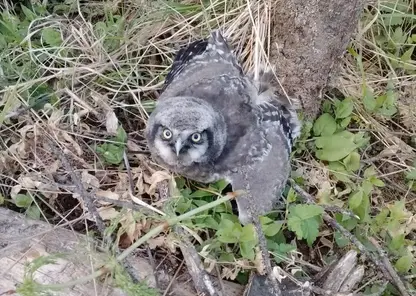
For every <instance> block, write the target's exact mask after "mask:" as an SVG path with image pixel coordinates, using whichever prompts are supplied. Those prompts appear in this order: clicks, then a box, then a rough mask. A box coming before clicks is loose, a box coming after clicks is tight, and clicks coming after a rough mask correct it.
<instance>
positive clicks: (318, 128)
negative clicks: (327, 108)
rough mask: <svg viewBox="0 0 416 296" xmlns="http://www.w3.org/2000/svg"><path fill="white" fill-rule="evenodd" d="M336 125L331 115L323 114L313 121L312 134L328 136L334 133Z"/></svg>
mask: <svg viewBox="0 0 416 296" xmlns="http://www.w3.org/2000/svg"><path fill="white" fill-rule="evenodd" d="M336 129H337V123H336V122H335V119H334V118H333V117H332V116H331V114H328V113H324V114H322V115H321V116H319V118H318V119H317V120H316V121H315V123H314V125H313V132H314V134H315V135H316V136H321V135H322V136H330V135H332V134H333V133H335V131H336Z"/></svg>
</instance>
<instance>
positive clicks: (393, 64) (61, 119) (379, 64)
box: [0, 0, 416, 295]
mask: <svg viewBox="0 0 416 296" xmlns="http://www.w3.org/2000/svg"><path fill="white" fill-rule="evenodd" d="M252 2H253V3H252V5H251V6H250V9H248V8H247V3H246V1H239V0H234V1H216V2H213V1H183V2H179V1H141V4H140V6H137V5H138V4H134V3H130V2H128V1H125V2H123V3H119V2H117V1H115V2H112V1H107V2H102V3H101V2H100V3H98V2H91V3H88V2H85V3H80V4H79V3H77V2H76V1H64V2H58V1H47V4H46V5H41V4H40V3H38V2H35V1H33V3H32V4H31V5H29V4H28V3H27V2H26V3H25V5H23V4H16V5H15V6H13V7H12V6H11V5H10V4H7V3H6V2H5V3H4V4H3V11H2V12H1V14H0V136H1V137H0V203H1V204H3V205H4V206H6V207H9V208H11V209H14V210H16V211H19V212H22V213H25V214H26V215H27V216H29V217H31V218H34V219H43V220H47V221H52V222H55V223H56V222H59V221H60V220H65V221H69V220H71V219H73V218H75V217H79V216H80V215H82V212H83V210H84V208H83V206H82V204H80V203H79V202H78V201H79V196H77V194H74V193H73V190H71V188H72V187H71V186H73V185H74V184H71V180H70V178H69V176H68V173H67V172H66V170H65V169H64V166H63V164H62V161H61V160H60V159H59V158H58V157H57V156H56V155H55V154H54V153H53V152H52V151H51V150H50V143H57V145H59V147H60V149H61V150H62V152H63V153H64V154H66V155H68V157H69V156H70V157H71V164H72V165H73V167H74V169H75V170H77V171H79V172H80V173H81V182H82V185H83V186H84V187H85V188H87V189H88V190H89V191H91V192H93V193H94V195H95V196H96V197H97V200H98V203H97V204H98V206H99V214H100V215H101V217H102V218H103V219H104V220H105V221H106V222H108V224H107V226H108V228H107V232H108V233H113V234H115V235H116V237H117V243H118V244H119V245H121V246H128V245H131V244H132V243H133V242H134V241H136V240H137V239H138V238H139V237H140V236H142V235H143V234H144V233H147V232H148V231H149V229H151V228H152V227H153V226H154V225H157V224H158V223H159V222H160V221H161V220H163V219H162V218H163V217H161V216H160V214H161V213H162V214H166V215H167V216H172V215H177V214H184V213H186V212H188V211H189V210H192V209H195V208H197V207H201V206H203V205H206V204H208V203H209V202H211V201H213V200H215V199H216V198H217V196H218V195H220V194H221V193H223V192H224V190H225V189H226V187H227V184H226V183H225V182H224V181H220V182H217V183H215V184H211V185H209V186H208V187H206V186H203V185H201V184H197V183H194V182H191V181H189V180H185V179H183V178H181V177H180V176H176V178H175V183H176V189H177V190H176V191H175V192H176V193H175V196H174V198H172V199H171V200H169V201H164V200H161V199H160V196H159V195H158V192H157V190H156V187H157V184H158V183H159V182H160V181H162V180H167V179H170V175H169V174H168V173H167V172H165V171H163V170H162V169H161V168H160V167H158V166H156V165H155V164H154V163H152V162H151V160H150V159H149V157H148V153H147V148H146V144H145V142H144V139H143V129H144V126H145V122H146V119H147V115H148V113H149V112H151V111H152V109H153V106H154V99H156V98H157V95H158V93H157V91H158V90H160V87H161V85H162V83H163V79H164V77H165V75H166V74H167V71H168V68H169V66H170V64H171V63H172V58H173V56H174V54H175V52H176V50H177V49H178V48H179V47H180V46H182V45H185V44H186V43H188V42H189V41H190V40H194V39H195V38H200V37H201V36H206V35H207V34H208V33H209V31H210V29H212V28H217V27H218V26H224V27H225V28H226V34H227V35H228V36H229V39H230V42H231V43H232V45H233V47H235V48H236V49H237V54H238V55H239V56H240V57H241V60H242V61H243V67H244V69H245V70H247V69H251V68H252V67H253V52H252V51H253V50H252V49H253V48H254V46H253V44H254V43H253V42H254V39H255V38H254V37H253V24H252V23H251V21H250V17H249V16H250V15H251V16H253V17H254V18H255V19H256V20H259V23H267V22H266V21H267V20H268V19H267V17H268V15H269V14H268V13H264V10H265V9H270V8H265V6H262V5H258V3H257V2H256V1H252ZM414 9H415V3H414V1H413V0H385V1H381V0H380V1H378V2H377V3H376V4H374V5H373V6H370V7H367V8H366V10H365V11H364V13H363V15H362V18H361V22H360V24H359V26H358V32H357V34H356V35H355V38H354V39H353V40H352V41H351V43H350V45H349V47H348V50H347V52H346V54H345V56H344V58H343V61H342V67H341V70H340V75H339V77H338V78H337V79H336V80H334V81H332V82H331V89H330V90H329V91H328V92H327V94H326V95H325V96H326V100H325V102H324V104H323V106H322V108H321V109H322V113H321V114H320V115H319V116H318V117H317V118H316V120H314V121H313V122H311V121H304V122H303V129H302V135H301V137H300V139H299V140H298V141H297V143H296V145H295V149H294V152H293V153H292V160H293V172H292V178H293V179H294V180H296V182H297V183H298V184H300V185H302V186H304V187H305V188H306V189H307V190H309V192H311V193H312V194H314V195H315V196H316V198H317V205H305V204H301V203H300V202H299V199H298V196H296V194H295V192H294V191H293V190H292V189H291V188H289V187H288V188H287V190H286V191H285V193H284V198H285V201H286V202H285V203H283V204H282V206H281V207H279V208H277V209H276V210H275V211H273V212H272V213H270V214H269V215H267V216H264V217H262V219H261V222H262V225H263V229H264V232H265V235H266V238H267V241H268V248H269V250H270V252H271V254H272V255H273V256H272V257H273V259H274V260H275V262H276V263H279V264H281V265H282V266H284V267H285V269H286V270H287V271H288V272H291V273H292V274H293V275H294V276H297V277H308V276H309V275H310V272H309V271H308V268H307V267H310V266H311V265H312V266H314V267H316V268H318V269H319V266H323V265H325V264H328V263H330V261H331V260H332V259H333V258H334V257H335V256H336V255H337V253H338V252H344V251H345V250H348V249H350V248H353V246H352V245H351V244H350V242H349V241H348V240H347V239H346V238H345V237H343V236H342V235H341V234H340V233H339V232H338V231H333V230H332V229H330V228H328V227H327V226H326V225H325V224H323V222H322V213H323V206H328V205H336V206H339V207H341V208H343V209H348V210H350V211H352V212H353V213H354V214H355V215H356V216H355V217H354V216H351V215H346V214H342V213H335V214H334V215H335V217H336V220H337V221H338V223H340V224H341V225H343V226H344V227H345V228H347V229H348V230H349V231H351V232H352V233H353V234H354V235H356V236H357V237H358V238H359V240H360V241H361V242H362V243H363V244H364V245H365V246H366V247H367V248H368V249H369V250H371V251H375V247H374V245H373V244H372V243H370V238H371V239H375V240H376V241H377V242H378V243H379V245H380V246H381V247H382V248H383V250H385V252H386V253H387V254H388V257H389V259H390V260H391V262H392V263H393V264H394V267H395V268H396V270H397V271H398V272H399V274H400V275H402V276H404V277H406V278H408V280H409V282H410V283H412V284H413V289H415V278H414V274H416V260H415V256H416V254H415V253H416V252H415V241H416V239H415V238H416V234H415V230H416V217H415V211H416V168H415V162H416V158H415V147H416V134H415V133H416V107H415V106H416V104H415V97H416V79H415V74H416V52H415V50H414V49H415V46H416V31H415V27H416V15H415V13H414ZM261 21H263V22H261ZM262 29H263V34H265V33H264V32H267V28H266V29H264V28H262ZM262 37H265V36H262ZM265 39H266V40H267V38H265ZM266 43H267V42H266ZM268 46H270V44H269V45H268ZM263 58H267V57H263ZM126 152H127V159H128V162H129V164H130V168H126V166H125V153H126ZM131 186H133V188H132V187H131ZM132 196H133V197H132ZM100 197H106V198H111V199H115V200H128V201H131V200H132V199H133V202H136V203H137V202H140V201H141V202H144V203H145V204H147V205H149V206H148V208H149V209H150V210H152V211H153V215H146V214H142V213H136V212H134V211H132V210H130V209H120V208H119V207H115V206H111V205H110V206H109V204H108V203H105V202H100ZM138 200H139V201H138ZM74 209H78V210H74ZM68 213H69V214H68ZM66 214H68V215H67V216H65V215H66ZM64 216H65V217H64ZM182 224H183V225H185V226H186V227H187V228H188V229H190V230H191V231H192V233H193V235H194V243H195V246H196V247H197V249H198V251H199V253H200V256H201V258H202V259H203V262H204V264H205V266H206V268H207V270H209V271H212V270H213V269H214V267H215V266H218V267H219V268H220V272H221V276H222V277H223V278H225V279H231V280H236V281H238V282H239V283H242V284H244V283H246V282H247V279H248V274H249V271H250V270H252V269H256V268H257V269H261V268H262V267H261V266H260V265H259V263H258V260H257V259H258V258H257V257H258V251H257V249H256V245H257V240H256V237H255V232H254V229H253V226H252V225H246V226H242V225H241V224H240V223H239V221H238V218H237V215H236V213H235V211H234V210H233V205H232V203H231V202H226V203H224V204H222V205H220V206H217V207H215V208H214V209H210V210H207V211H205V212H203V213H200V214H198V215H197V216H194V217H192V219H189V220H186V221H184V222H183V223H182ZM90 225H91V224H90ZM81 226H82V227H83V225H81ZM82 227H81V228H82ZM92 227H93V226H92ZM173 240H174V238H173V234H172V233H170V232H167V233H164V234H163V235H160V236H159V237H156V238H153V239H151V240H149V241H148V243H149V245H150V246H152V249H154V253H155V254H157V252H158V251H160V250H167V251H166V252H172V253H173V254H175V253H176V252H177V250H176V248H175V246H174V245H173V243H172V241H173ZM44 263H45V264H46V263H50V262H49V261H48V260H46V261H45V262H44ZM368 268H369V269H371V268H374V267H371V266H369V267H368ZM315 270H316V269H315ZM32 272H33V271H32ZM117 275H118V276H117ZM115 278H116V279H118V280H116V282H117V283H118V284H119V285H120V286H122V287H125V289H126V290H129V291H133V290H135V289H136V291H137V287H136V286H130V284H128V283H127V282H126V278H125V277H123V273H122V272H121V271H120V270H119V272H117V273H116V276H115ZM120 279H121V280H120ZM367 280H368V281H369V282H370V284H368V285H362V286H360V287H359V288H358V290H359V291H361V292H365V293H366V294H371V293H373V292H374V291H377V289H378V288H379V287H380V286H381V285H382V282H381V281H380V279H379V278H378V276H377V275H376V274H375V273H369V275H368V276H367ZM29 283H30V284H33V281H29ZM28 285H29V284H27V283H26V287H28ZM132 287H133V288H132ZM413 291H414V290H413ZM132 293H133V292H132ZM148 293H150V294H149V295H151V292H148ZM132 295H134V293H133V294H132ZM141 295H142V294H141ZM146 295H147V294H146ZM383 295H397V291H396V290H395V288H394V287H393V286H388V288H387V290H386V291H385V292H384V294H383Z"/></svg>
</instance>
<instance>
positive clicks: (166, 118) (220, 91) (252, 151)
mask: <svg viewBox="0 0 416 296" xmlns="http://www.w3.org/2000/svg"><path fill="white" fill-rule="evenodd" d="M271 78H274V77H273V75H272V74H271V73H268V72H263V73H261V75H260V79H259V81H254V79H252V78H251V77H249V76H247V75H245V74H244V73H243V71H242V69H241V67H240V66H239V64H238V62H237V59H236V57H235V56H234V54H233V53H232V51H231V49H230V48H229V46H228V45H227V43H226V41H225V40H224V38H223V37H222V35H221V33H220V32H219V31H214V32H213V33H212V34H211V36H210V37H209V38H208V39H206V40H199V41H196V42H193V43H191V44H190V45H189V46H187V47H186V48H182V49H181V50H180V51H179V52H178V54H177V56H176V58H175V60H174V62H173V65H172V68H171V70H170V72H169V74H168V75H167V77H166V81H165V85H164V89H163V92H162V94H161V96H160V97H159V100H158V102H157V105H156V109H155V110H154V111H153V113H152V114H151V116H150V118H149V121H148V125H147V129H146V138H147V140H148V145H149V148H150V151H151V153H152V156H153V158H154V159H155V160H156V161H157V162H158V163H160V164H161V165H163V166H165V167H167V168H168V169H170V170H171V171H174V172H177V173H178V174H181V175H183V176H185V177H188V178H190V179H193V180H196V181H199V182H203V183H209V182H213V181H216V180H219V179H222V178H224V179H227V180H229V181H230V182H231V184H232V186H233V189H234V190H239V189H242V190H245V191H246V195H244V196H239V197H238V198H237V206H238V210H239V219H240V221H241V222H242V223H243V224H246V223H249V222H251V221H252V219H251V217H257V216H258V215H263V214H265V213H266V212H268V211H270V210H271V209H272V207H273V205H274V203H275V202H276V201H277V200H278V195H279V194H280V191H281V189H282V188H283V187H284V185H285V183H286V180H287V178H288V175H289V172H290V164H289V155H290V152H291V147H292V143H293V141H294V139H295V138H296V137H297V136H298V135H299V129H300V125H299V122H298V120H297V115H296V113H295V111H294V110H293V109H292V107H291V106H290V105H289V104H288V102H287V100H285V99H283V98H281V97H280V95H279V94H278V93H277V92H276V87H275V86H274V84H273V81H274V79H271Z"/></svg>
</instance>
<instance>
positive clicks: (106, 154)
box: [97, 143, 124, 164]
mask: <svg viewBox="0 0 416 296" xmlns="http://www.w3.org/2000/svg"><path fill="white" fill-rule="evenodd" d="M97 152H98V153H99V154H100V155H101V156H102V157H103V158H104V160H105V161H106V162H107V163H110V164H120V163H121V162H122V160H123V155H124V145H118V144H113V143H104V144H103V145H101V146H98V147H97Z"/></svg>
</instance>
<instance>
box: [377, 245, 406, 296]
mask: <svg viewBox="0 0 416 296" xmlns="http://www.w3.org/2000/svg"><path fill="white" fill-rule="evenodd" d="M369 241H370V242H371V243H372V244H373V245H374V246H375V247H376V249H377V251H378V255H379V256H380V258H381V260H382V262H383V263H384V266H385V267H386V269H387V271H388V272H389V274H390V276H391V278H392V280H393V283H394V284H395V285H396V287H397V289H399V291H400V293H401V294H402V295H406V296H407V295H408V296H410V294H409V293H408V292H407V289H406V287H405V285H404V283H403V282H402V280H401V279H400V277H399V275H398V274H397V272H396V271H395V270H394V268H393V266H392V265H391V263H390V261H389V259H388V258H387V256H386V255H385V253H384V251H383V249H382V248H381V247H380V245H379V244H378V243H377V241H376V240H375V239H374V238H372V237H370V238H369Z"/></svg>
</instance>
